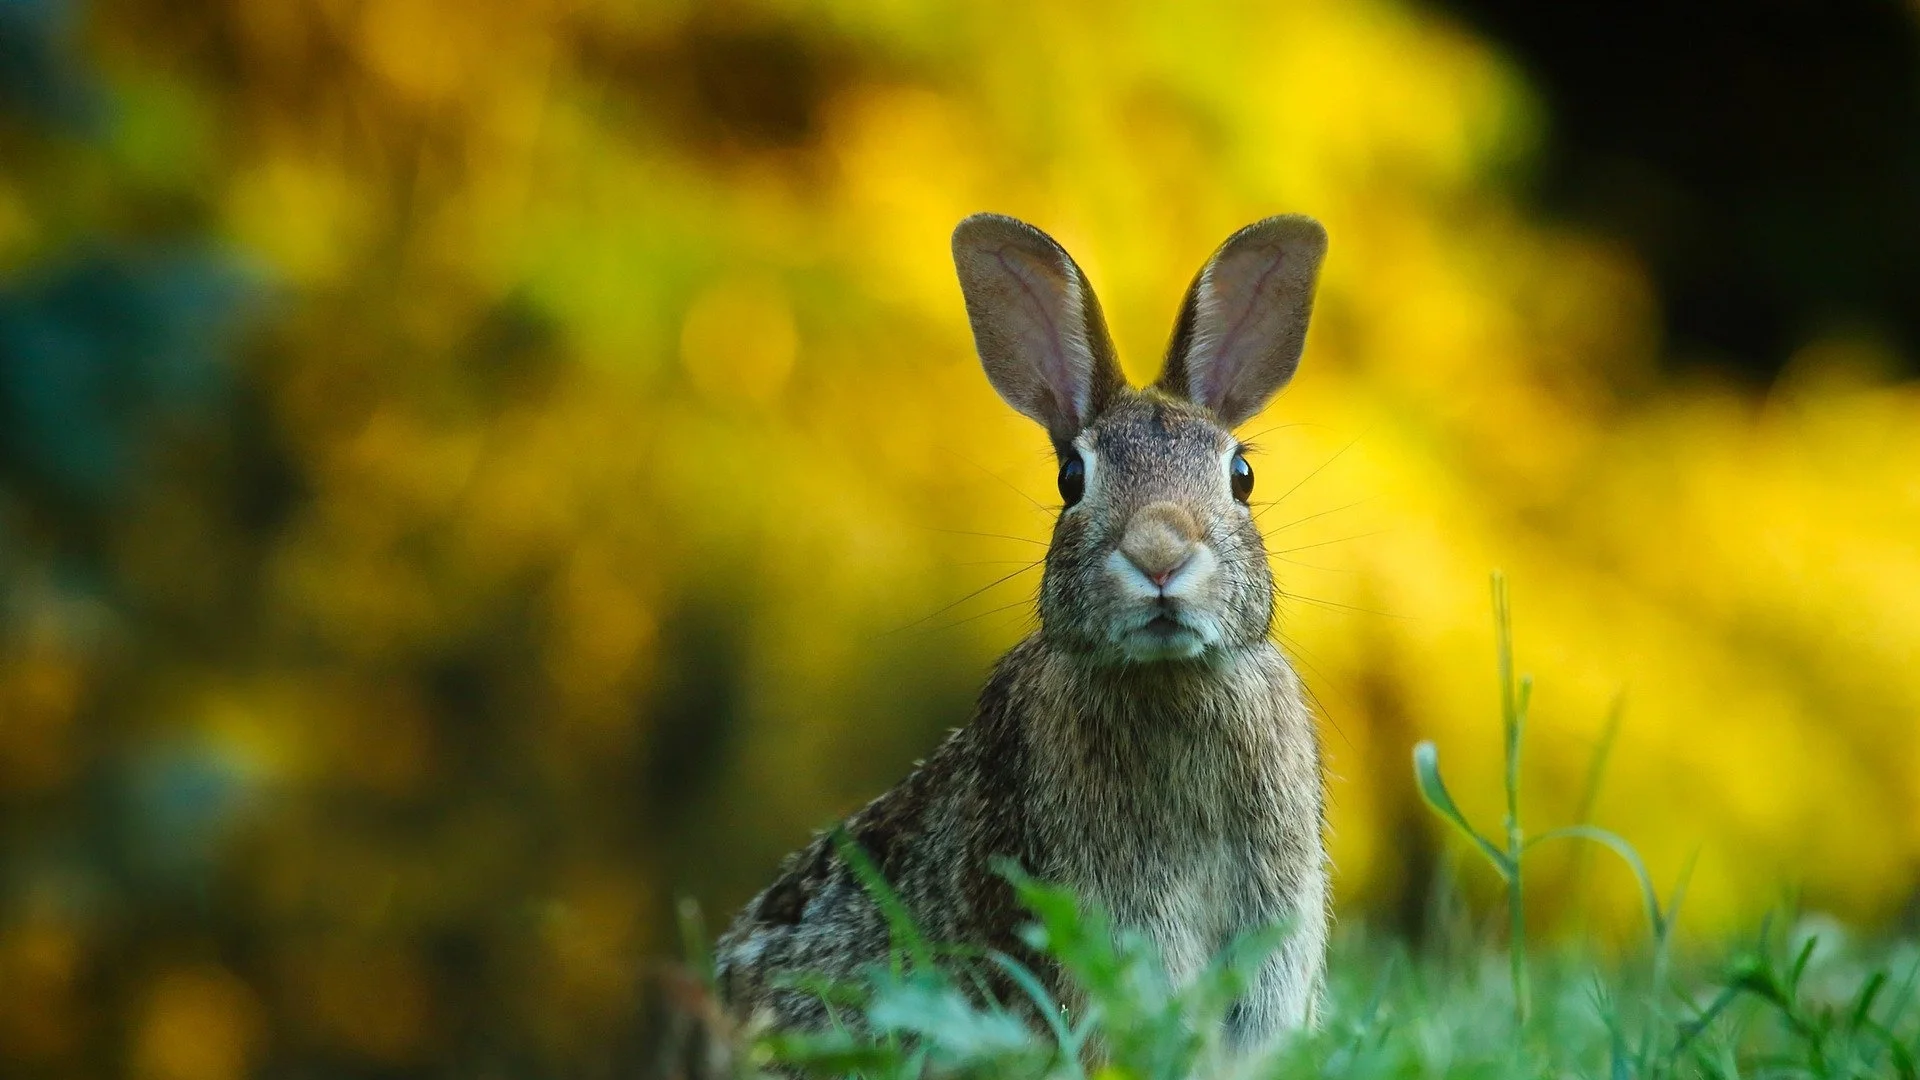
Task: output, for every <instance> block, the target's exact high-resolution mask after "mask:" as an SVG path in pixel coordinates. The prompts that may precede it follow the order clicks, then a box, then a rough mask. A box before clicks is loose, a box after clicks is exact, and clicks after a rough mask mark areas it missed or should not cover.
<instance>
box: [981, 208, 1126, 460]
mask: <svg viewBox="0 0 1920 1080" xmlns="http://www.w3.org/2000/svg"><path fill="white" fill-rule="evenodd" d="M953 265H954V268H955V269H956V270H958V271H959V274H960V291H961V292H962V293H964V294H965V296H966V301H967V320H968V321H969V322H970V323H972V324H973V341H974V346H975V347H976V348H977V349H978V350H979V352H980V362H981V364H982V365H984V366H985V367H986V369H987V379H988V381H990V382H992V383H993V388H994V389H995V390H998V391H999V392H1000V396H1001V397H1002V398H1004V399H1006V402H1007V404H1009V405H1012V406H1013V407H1014V408H1015V409H1018V410H1019V411H1020V412H1022V413H1025V414H1026V415H1027V416H1029V417H1032V418H1033V419H1034V420H1037V421H1039V422H1040V423H1041V424H1043V425H1045V427H1046V429H1047V433H1048V434H1050V435H1052V436H1053V441H1054V443H1055V444H1056V445H1059V446H1065V445H1066V444H1068V443H1070V442H1072V441H1073V438H1074V436H1075V435H1078V434H1079V433H1080V431H1081V429H1082V428H1085V427H1086V426H1087V425H1088V424H1089V423H1091V422H1092V421H1093V418H1094V417H1095V416H1098V415H1099V414H1100V412H1101V411H1102V410H1103V409H1105V408H1106V407H1107V405H1108V403H1109V402H1110V401H1112V400H1113V397H1114V395H1116V394H1118V393H1119V392H1120V391H1121V390H1122V389H1123V388H1124V387H1125V386H1126V378H1125V377H1124V376H1122V375H1121V374H1120V365H1119V363H1118V361H1116V360H1115V359H1114V355H1113V341H1112V339H1111V338H1109V337H1108V336H1107V323H1106V320H1105V319H1104V318H1102V317H1101V315H1100V302H1099V301H1098V300H1095V299H1094V297H1093V287H1092V286H1090V285H1088V284H1087V278H1086V275H1084V274H1082V273H1081V272H1080V267H1078V266H1076V265H1075V264H1074V261H1073V259H1072V257H1071V256H1069V255H1068V254H1067V252H1066V249H1064V248H1062V247H1061V246H1060V245H1059V244H1057V243H1055V242H1054V239H1053V238H1052V237H1051V236H1048V235H1047V234H1046V233H1043V232H1041V231H1040V230H1039V229H1036V228H1034V227H1033V226H1031V225H1028V224H1027V223H1026V222H1024V221H1018V220H1016V219H1014V218H1010V217H1004V216H1002V215H1000V214H975V215H973V216H972V217H970V218H968V219H966V220H965V221H962V222H961V223H960V226H959V228H956V229H954V230H953Z"/></svg>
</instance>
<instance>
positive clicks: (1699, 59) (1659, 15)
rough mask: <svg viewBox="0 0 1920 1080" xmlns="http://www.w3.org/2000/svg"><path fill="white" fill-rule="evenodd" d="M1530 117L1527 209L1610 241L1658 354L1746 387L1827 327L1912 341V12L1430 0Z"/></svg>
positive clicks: (1870, 4) (1916, 181)
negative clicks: (1530, 201) (1512, 83)
mask: <svg viewBox="0 0 1920 1080" xmlns="http://www.w3.org/2000/svg"><path fill="white" fill-rule="evenodd" d="M1434 4H1435V6H1436V7H1438V8H1440V9H1443V10H1445V11H1446V12H1448V13H1450V14H1452V15H1454V16H1457V17H1459V18H1460V19H1462V20H1463V21H1465V22H1466V23H1467V24H1468V25H1469V26H1471V27H1472V28H1473V29H1475V30H1477V31H1479V32H1481V33H1483V34H1485V35H1487V36H1488V37H1490V38H1491V39H1492V40H1493V41H1494V42H1495V43H1496V44H1497V45H1498V46H1500V47H1502V48H1504V49H1505V50H1506V51H1507V52H1508V53H1509V54H1510V55H1511V56H1512V57H1513V58H1514V59H1515V60H1516V61H1517V62H1518V63H1519V64H1520V66H1521V68H1522V70H1523V71H1524V72H1525V74H1526V76H1527V78H1528V80H1529V81H1530V82H1531V83H1532V84H1533V86H1534V88H1535V90H1536V92H1537V93H1539V95H1540V96H1541V98H1542V100H1543V103H1544V105H1545V110H1544V111H1545V113H1546V116H1547V121H1546V124H1547V138H1546V144H1545V147H1544V151H1545V152H1544V154H1543V155H1542V158H1541V160H1540V161H1539V163H1538V176H1537V183H1536V185H1535V190H1534V195H1535V198H1536V200H1537V204H1538V207H1539V209H1541V210H1543V211H1544V212H1546V213H1548V214H1550V215H1553V216H1557V217H1562V218H1565V219H1568V220H1571V221H1574V222H1576V223H1579V224H1581V225H1585V226H1588V227H1592V228H1596V229H1599V230H1601V231H1603V232H1605V233H1608V234H1611V235H1614V236H1617V237H1619V238H1620V239H1621V240H1623V241H1625V242H1626V243H1628V244H1630V245H1631V246H1632V247H1633V248H1634V250H1635V251H1637V252H1638V253H1639V255H1640V256H1641V257H1642V258H1643V259H1644V260H1645V261H1646V264H1647V266H1648V268H1649V270H1650V271H1651V272H1652V275H1653V278H1654V280H1655V283H1656V285H1657V287H1658V290H1659V296H1660V300H1661V302H1662V307H1663V311H1664V314H1665V321H1666V330H1667V340H1668V343H1669V346H1670V347H1669V348H1668V349H1667V350H1666V352H1665V360H1666V362H1667V363H1669V364H1672V365H1676V366H1679V367H1686V366H1708V367H1712V368H1717V369H1724V370H1733V371H1737V372H1738V373H1740V374H1741V375H1743V376H1745V377H1746V378H1747V379H1749V380H1752V381H1753V382H1755V383H1761V384H1764V383H1766V382H1768V381H1770V380H1771V379H1772V378H1773V377H1774V376H1775V375H1777V374H1778V373H1779V371H1780V369H1781V367H1782V366H1783V365H1784V364H1785V363H1786V361H1787V359H1788V357H1789V356H1790V355H1791V354H1792V352H1793V350H1794V349H1796V348H1797V347H1799V346H1800V345H1802V344H1804V343H1805V342H1806V341H1807V340H1809V339H1810V338H1812V337H1815V336H1817V335H1820V334H1823V333H1831V332H1835V331H1844V332H1853V333H1865V334H1868V335H1871V336H1876V337H1879V338H1881V339H1883V340H1885V341H1886V342H1887V344H1889V345H1891V346H1893V347H1894V348H1895V350H1896V351H1899V352H1901V353H1902V354H1903V355H1904V356H1906V357H1907V359H1906V361H1905V362H1906V364H1907V365H1908V370H1907V371H1906V372H1905V373H1906V374H1914V371H1913V364H1914V361H1913V359H1912V358H1913V357H1914V356H1917V355H1920V351H1916V348H1915V346H1916V345H1920V258H1916V257H1915V253H1916V252H1920V194H1917V193H1920V23H1917V21H1916V14H1915V9H1914V8H1913V7H1912V6H1911V5H1908V4H1902V3H1894V2H1891V0H1831V2H1824V3H1799V2H1767V3H1752V2H1747V0H1706V2H1702V3H1695V4H1659V3H1625V4H1541V3H1533V2H1530V0H1434Z"/></svg>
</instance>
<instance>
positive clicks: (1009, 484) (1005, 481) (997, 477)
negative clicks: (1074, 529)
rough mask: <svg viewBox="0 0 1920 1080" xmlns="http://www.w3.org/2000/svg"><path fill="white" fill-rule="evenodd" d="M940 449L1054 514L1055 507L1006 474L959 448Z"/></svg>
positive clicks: (1041, 509) (1038, 507) (1036, 508)
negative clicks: (1025, 489)
mask: <svg viewBox="0 0 1920 1080" xmlns="http://www.w3.org/2000/svg"><path fill="white" fill-rule="evenodd" d="M940 449H942V450H945V451H946V452H947V453H949V454H952V455H953V456H954V457H956V458H959V459H960V460H961V461H963V462H965V463H967V464H968V465H971V466H973V467H974V468H976V469H979V470H980V471H981V472H983V473H985V474H987V475H988V476H991V477H993V478H994V479H995V480H998V481H1000V482H1001V483H1002V484H1005V485H1006V487H1007V490H1009V491H1011V492H1013V493H1014V494H1015V495H1018V496H1020V497H1021V498H1023V499H1025V500H1027V501H1028V502H1029V503H1032V504H1033V508H1034V509H1035V510H1038V511H1040V512H1041V513H1043V514H1047V515H1049V516H1051V515H1052V514H1053V507H1051V506H1048V505H1047V504H1045V503H1043V502H1041V501H1040V500H1039V499H1036V498H1034V497H1033V496H1031V495H1029V494H1027V493H1026V492H1024V491H1021V490H1020V488H1019V487H1018V486H1017V485H1015V484H1014V482H1013V481H1011V480H1009V479H1007V478H1006V477H1004V476H1001V475H1000V474H999V473H997V472H994V471H993V470H992V469H989V468H987V467H986V466H985V465H982V464H980V463H979V462H977V461H975V460H973V459H972V458H970V457H968V456H966V455H965V454H962V453H961V452H960V451H958V450H954V449H952V448H950V447H945V446H943V447H941V448H940Z"/></svg>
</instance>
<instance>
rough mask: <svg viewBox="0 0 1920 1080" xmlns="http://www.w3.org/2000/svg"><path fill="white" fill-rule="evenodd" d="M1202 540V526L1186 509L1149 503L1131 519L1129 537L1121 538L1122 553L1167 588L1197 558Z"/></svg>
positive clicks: (1155, 582) (1171, 504)
mask: <svg viewBox="0 0 1920 1080" xmlns="http://www.w3.org/2000/svg"><path fill="white" fill-rule="evenodd" d="M1199 539H1200V526H1199V525H1198V524H1196V523H1195V522H1194V520H1193V515H1192V514H1189V513H1187V510H1186V507H1183V506H1181V505H1180V504H1178V503H1171V502H1156V503H1149V504H1147V505H1146V506H1143V507H1141V508H1140V509H1139V510H1138V511H1135V513H1134V515H1133V517H1132V518H1130V519H1128V521H1127V531H1126V534H1125V535H1123V536H1122V537H1121V538H1120V553H1121V554H1122V555H1125V556H1126V557H1127V561H1128V562H1130V563H1132V564H1133V565H1134V567H1135V568H1137V569H1138V570H1139V571H1140V572H1141V573H1142V574H1144V575H1146V578H1147V580H1148V581H1151V582H1153V583H1154V585H1155V586H1157V587H1159V588H1166V585H1167V582H1169V581H1171V580H1173V575H1175V574H1177V573H1179V572H1180V568H1181V567H1183V566H1185V565H1186V564H1187V560H1188V559H1190V558H1192V557H1193V549H1194V544H1195V542H1197V541H1198V540H1199Z"/></svg>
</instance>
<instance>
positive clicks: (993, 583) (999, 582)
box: [883, 559, 1046, 636]
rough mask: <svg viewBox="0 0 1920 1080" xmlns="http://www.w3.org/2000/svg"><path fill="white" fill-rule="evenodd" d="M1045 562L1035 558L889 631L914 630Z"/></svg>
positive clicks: (890, 632) (895, 632) (896, 632)
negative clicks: (933, 610) (937, 608)
mask: <svg viewBox="0 0 1920 1080" xmlns="http://www.w3.org/2000/svg"><path fill="white" fill-rule="evenodd" d="M1044 562H1046V560H1045V559H1035V560H1034V561H1032V562H1030V563H1027V564H1026V565H1025V566H1022V567H1021V568H1020V569H1018V570H1015V571H1013V572H1012V573H1009V574H1002V575H1000V576H999V577H997V578H994V579H993V580H992V581H989V582H987V583H986V584H985V585H982V586H980V587H979V588H977V589H975V590H973V591H972V592H970V593H968V594H967V595H965V596H963V597H961V598H960V599H958V600H955V601H954V602H953V603H951V604H948V605H947V606H945V607H943V608H941V609H940V610H938V611H935V612H932V613H931V614H928V615H925V616H923V617H921V618H918V619H915V620H914V621H912V622H910V623H908V624H907V625H905V626H902V627H899V628H897V629H894V630H889V631H887V633H889V634H898V633H901V632H903V631H907V630H912V629H913V628H915V627H917V626H920V625H921V624H923V623H927V622H931V621H933V620H934V619H937V618H939V617H940V616H942V615H945V614H946V613H947V612H949V611H952V610H953V609H954V608H957V607H959V606H960V605H961V604H964V603H966V602H967V601H969V600H971V599H973V598H974V597H976V596H979V595H980V594H981V593H983V592H986V591H987V590H988V589H991V588H994V587H995V586H998V585H1004V584H1006V583H1007V582H1009V581H1012V580H1013V579H1014V578H1017V577H1019V576H1020V575H1021V574H1024V573H1026V572H1027V571H1029V570H1032V569H1034V568H1035V567H1038V566H1040V565H1041V564H1042V563H1044ZM883 636H884V635H883Z"/></svg>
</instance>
